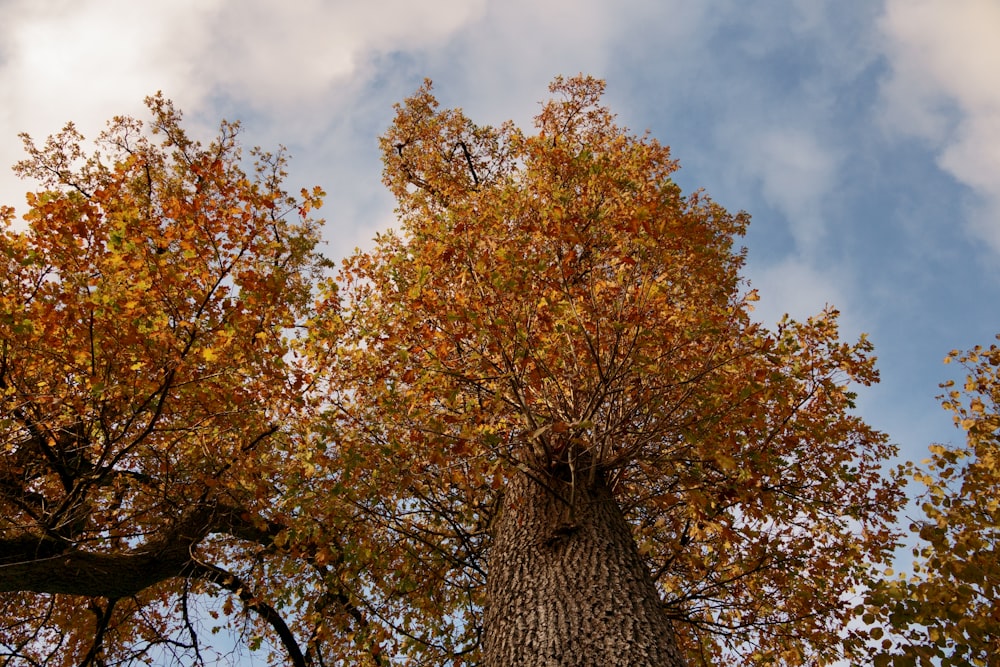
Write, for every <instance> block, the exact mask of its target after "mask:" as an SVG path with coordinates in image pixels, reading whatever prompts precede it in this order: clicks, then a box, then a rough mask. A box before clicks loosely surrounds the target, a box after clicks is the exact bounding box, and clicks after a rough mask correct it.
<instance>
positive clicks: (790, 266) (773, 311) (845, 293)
mask: <svg viewBox="0 0 1000 667" xmlns="http://www.w3.org/2000/svg"><path fill="white" fill-rule="evenodd" d="M748 274H749V276H750V282H751V285H752V286H753V287H754V288H755V289H757V290H759V292H760V301H758V302H757V303H756V304H755V309H754V319H755V320H757V321H758V322H761V323H763V324H765V325H768V326H770V325H773V324H774V323H775V322H777V321H778V320H780V319H781V317H782V316H783V315H785V314H787V315H789V316H790V317H791V318H792V319H794V320H798V321H800V322H804V321H805V320H806V319H808V318H809V317H811V316H813V315H816V314H817V313H819V312H821V311H822V310H823V309H824V308H825V307H827V306H833V307H836V308H837V309H838V310H840V311H841V313H844V315H842V316H841V319H840V325H841V331H842V333H843V336H844V338H846V339H850V338H851V337H852V336H854V337H856V336H857V335H858V334H859V333H860V331H861V327H860V326H859V323H858V322H857V321H856V319H855V318H854V317H852V316H850V315H849V313H851V312H856V311H857V308H856V304H853V303H852V301H853V300H852V299H851V298H849V295H850V294H851V293H852V292H853V291H854V286H853V285H852V284H851V279H850V278H849V277H848V275H845V273H844V272H840V271H832V270H825V269H822V268H819V267H816V266H814V265H811V264H809V263H808V262H806V261H804V260H803V259H801V258H797V257H789V258H786V259H784V260H782V261H780V262H777V263H773V264H769V265H767V266H763V267H759V266H753V265H751V266H750V267H749V271H748Z"/></svg>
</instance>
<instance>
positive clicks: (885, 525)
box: [318, 78, 899, 665]
mask: <svg viewBox="0 0 1000 667" xmlns="http://www.w3.org/2000/svg"><path fill="white" fill-rule="evenodd" d="M552 92H553V93H554V94H555V95H556V99H554V100H552V101H550V102H548V103H546V104H545V105H544V107H543V109H542V112H541V114H540V115H539V116H538V118H537V119H536V125H537V132H536V133H535V134H531V135H528V134H524V133H523V132H521V131H520V130H518V129H516V128H514V127H513V126H510V125H504V126H501V127H499V128H491V127H481V126H477V125H475V124H473V123H472V121H470V120H469V119H468V118H467V117H465V116H464V115H463V114H462V113H461V111H459V110H439V109H438V106H437V102H436V100H435V99H434V97H433V96H432V95H431V92H430V89H429V87H424V88H422V89H421V90H420V91H419V92H418V93H417V94H416V95H415V96H414V97H412V98H410V99H408V100H407V101H406V102H405V103H404V104H402V105H400V106H399V107H398V109H397V116H396V119H395V121H394V123H393V125H392V127H391V128H390V129H389V131H388V132H387V133H386V134H385V135H384V136H383V137H382V139H381V145H382V150H383V155H384V159H385V172H384V173H385V182H386V184H387V185H388V187H389V188H390V189H391V190H392V192H393V193H394V194H395V195H396V197H397V200H398V202H399V215H400V223H401V231H400V232H399V233H388V234H385V235H382V236H381V237H379V238H378V239H377V241H376V245H375V247H374V249H373V250H371V251H370V252H361V253H358V254H356V255H354V256H353V257H351V258H350V259H348V260H347V262H346V263H345V267H344V271H343V278H342V280H341V283H340V287H341V289H340V291H339V292H338V293H337V295H336V296H337V298H336V302H335V306H336V308H339V309H340V311H339V314H338V315H337V317H331V318H329V321H330V322H335V323H336V325H335V326H334V325H333V324H331V325H329V326H330V328H329V334H328V336H327V338H328V341H329V342H328V346H329V348H330V349H332V348H333V347H336V349H337V350H338V361H339V367H338V369H337V375H336V377H337V380H336V382H334V383H333V386H332V390H333V391H332V393H331V400H333V401H334V402H335V403H336V409H335V410H332V411H331V412H330V413H328V417H327V423H328V427H329V428H330V429H331V430H332V431H333V432H335V433H336V434H337V441H338V442H339V447H340V453H339V456H340V457H341V459H342V461H343V462H342V463H341V464H340V465H342V466H343V467H344V468H345V469H352V470H354V471H355V472H354V474H353V477H352V482H351V485H352V487H353V488H354V489H355V491H356V492H358V493H363V492H364V491H363V490H364V489H366V488H369V486H370V488H369V490H368V491H367V493H369V498H370V500H368V501H367V502H368V503H371V504H370V505H369V506H367V507H366V511H368V512H369V513H370V514H371V515H373V516H378V517H379V519H380V521H381V522H382V524H383V526H384V530H385V537H384V539H385V542H386V544H392V545H393V547H392V548H391V549H390V548H387V549H384V550H383V551H382V552H381V553H380V554H379V558H381V560H380V561H379V565H378V567H377V569H378V570H379V571H380V572H382V573H383V574H382V578H381V579H380V580H379V581H377V582H372V584H371V588H372V592H373V593H374V594H375V597H376V598H377V599H378V600H380V604H382V605H384V607H383V610H382V611H381V612H380V614H379V615H380V616H382V617H390V618H399V619H401V628H399V631H401V632H402V633H403V634H404V635H406V636H414V637H419V638H420V639H419V641H417V642H414V643H413V647H414V650H416V651H418V652H419V653H420V654H424V653H428V654H435V653H437V654H438V655H439V657H438V658H435V660H439V661H443V660H445V659H446V656H447V654H448V653H452V652H454V651H455V650H456V649H460V650H465V651H473V650H474V648H475V646H476V645H477V642H478V641H479V632H480V625H481V613H482V608H483V606H484V605H486V604H489V603H490V601H488V600H487V599H486V598H485V597H484V590H485V585H486V581H487V580H488V578H489V563H490V561H491V559H492V560H494V561H495V560H497V555H495V554H494V555H490V544H491V533H490V527H491V525H492V524H493V522H494V521H495V519H496V513H497V512H498V511H499V508H501V507H502V505H503V494H504V489H505V488H506V486H507V484H508V483H509V482H508V480H510V479H511V478H512V476H517V475H520V474H526V475H528V476H531V477H532V478H534V479H537V480H545V479H550V480H554V479H559V480H561V482H562V483H564V484H565V487H566V488H568V491H566V492H565V493H564V495H563V498H564V500H565V501H566V504H567V506H568V510H567V517H566V521H567V525H568V526H569V527H572V524H573V515H572V513H573V502H574V501H573V494H574V489H577V488H580V489H582V488H584V487H585V486H586V485H588V484H589V485H593V484H595V483H596V482H595V480H604V481H606V483H607V485H608V487H609V488H610V489H611V491H612V493H613V496H614V498H615V500H616V501H617V503H618V504H619V506H620V507H621V508H622V510H623V511H624V512H625V514H626V517H627V519H628V521H629V523H630V524H631V526H632V529H633V535H634V538H635V541H636V543H637V548H638V550H639V552H640V554H641V555H642V558H643V560H644V563H645V565H646V567H647V568H648V570H649V572H650V573H651V575H652V577H653V578H654V581H655V584H656V588H657V590H658V591H659V594H660V596H661V598H662V606H663V610H664V613H666V614H667V615H669V617H670V618H672V619H674V627H675V629H676V631H677V633H678V636H679V641H680V644H681V646H682V647H683V650H684V652H685V653H686V654H687V655H688V659H689V660H690V662H691V663H692V664H715V663H718V662H720V661H721V662H728V661H732V663H733V664H748V663H756V662H759V663H771V664H790V665H791V664H804V663H806V662H822V661H826V660H833V659H836V658H837V657H839V656H840V655H841V650H842V646H841V642H840V639H839V637H838V633H839V632H841V631H842V630H843V629H844V627H845V624H846V623H847V621H848V620H849V619H850V617H851V609H852V605H850V604H849V603H848V601H847V598H848V597H849V596H850V595H851V593H852V591H854V590H856V589H857V588H858V587H860V586H861V585H862V584H863V583H864V582H865V581H866V580H867V576H868V567H869V566H870V565H871V564H878V563H885V562H886V561H887V559H888V557H889V554H890V550H891V548H892V546H893V544H894V536H893V530H892V526H891V523H892V518H893V510H894V508H895V507H896V506H897V504H898V502H899V494H898V490H897V489H896V487H895V485H894V484H893V483H892V482H891V481H888V480H886V479H883V478H882V477H881V475H880V472H879V466H880V463H881V461H883V460H884V459H885V458H886V457H887V456H889V455H890V454H892V452H893V451H894V449H893V447H892V446H890V445H889V444H887V440H886V437H885V436H884V435H883V434H881V433H878V432H876V431H874V430H873V429H871V428H870V427H869V426H867V425H866V424H865V423H864V422H862V421H861V420H860V419H859V418H857V417H856V416H853V415H852V414H851V408H852V407H853V403H852V401H853V394H852V393H851V385H852V384H862V385H864V384H868V383H871V382H874V381H875V380H876V378H877V375H876V371H875V369H874V365H873V358H872V357H870V356H869V352H870V351H871V346H870V344H869V343H868V341H867V340H865V339H861V340H860V341H859V342H857V343H854V344H850V343H845V342H842V341H840V340H839V339H838V335H837V327H836V315H837V314H836V312H835V311H833V310H829V311H826V312H824V313H821V314H819V315H817V316H816V317H815V318H812V319H810V320H809V321H807V322H804V323H798V322H792V321H787V320H786V321H783V322H781V323H779V324H778V326H777V328H776V329H774V330H773V331H772V330H768V329H766V328H765V327H763V326H761V325H759V324H758V323H755V322H754V321H753V320H752V319H751V309H752V305H751V304H752V302H753V301H754V300H755V298H756V295H755V293H754V292H753V291H752V290H749V289H748V288H747V287H746V285H745V283H744V282H743V281H742V280H741V278H740V274H739V271H740V268H741V266H742V264H743V253H742V251H741V250H740V249H739V247H737V246H736V245H734V241H735V239H737V238H738V237H739V236H740V235H741V234H742V233H743V231H744V229H745V227H746V224H747V222H748V219H747V217H746V216H745V215H744V214H737V215H732V214H729V213H727V212H726V211H725V210H723V208H722V207H720V206H719V205H718V204H716V203H714V202H712V201H711V200H710V199H709V198H708V197H707V196H705V195H704V194H703V193H700V192H699V193H694V194H691V195H687V196H685V195H683V194H682V193H681V192H680V190H679V188H678V187H677V186H676V185H675V184H674V183H673V181H672V180H671V174H672V173H673V172H674V170H675V169H676V168H677V166H676V164H675V163H674V162H673V161H672V160H671V158H670V156H669V153H668V151H667V149H666V148H665V147H663V146H661V145H660V144H659V143H657V142H656V141H655V140H653V139H651V138H648V137H637V136H634V135H630V134H629V133H628V132H627V131H626V130H624V129H623V128H620V127H618V126H617V125H615V123H614V119H613V116H612V115H611V114H610V113H609V112H608V110H607V109H606V108H604V107H603V106H602V105H601V102H600V97H601V94H602V92H603V84H602V83H601V82H599V81H596V80H594V79H589V78H577V79H570V80H562V79H559V80H557V81H556V82H555V83H554V84H553V87H552ZM331 308H333V306H331ZM318 337H319V338H320V339H322V338H323V335H322V334H319V336H318ZM581 495H582V493H581ZM548 537H551V536H546V535H542V536H539V539H545V538H548ZM558 594H559V592H558V591H553V595H558ZM497 595H502V592H494V594H493V597H494V598H495V597H496V596H497ZM472 655H475V654H474V653H472Z"/></svg>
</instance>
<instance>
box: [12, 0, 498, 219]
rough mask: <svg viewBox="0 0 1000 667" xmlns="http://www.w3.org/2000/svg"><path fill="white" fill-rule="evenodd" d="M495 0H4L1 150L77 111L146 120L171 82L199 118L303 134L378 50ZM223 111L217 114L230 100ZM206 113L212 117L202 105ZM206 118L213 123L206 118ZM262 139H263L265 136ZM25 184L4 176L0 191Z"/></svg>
mask: <svg viewBox="0 0 1000 667" xmlns="http://www.w3.org/2000/svg"><path fill="white" fill-rule="evenodd" d="M484 6H485V0H478V1H467V0H425V1H424V2H421V3H413V2H409V1H408V0H383V1H381V2H378V3H367V4H366V3H357V2H350V1H348V0H341V1H337V2H330V1H325V0H298V1H297V2H294V3H272V2H265V1H264V0H247V1H240V0H171V2H142V3H139V2H132V1H131V0H76V1H73V0H8V1H6V2H3V3H0V131H2V134H0V155H3V156H4V158H5V162H8V164H9V163H12V162H14V161H16V160H17V159H19V157H20V155H21V150H20V142H19V141H18V139H17V137H16V134H17V133H18V132H21V131H26V132H29V133H30V134H31V135H32V136H33V137H34V138H35V139H36V140H41V139H44V137H45V136H47V135H49V134H52V133H54V132H56V131H58V130H59V129H60V128H61V127H62V126H63V125H64V124H65V123H66V122H67V121H69V120H72V121H74V123H76V124H77V126H78V128H79V129H80V130H81V131H82V132H83V133H84V134H85V136H87V137H88V138H93V137H94V136H95V135H96V133H97V132H98V131H99V130H100V129H102V128H103V125H104V122H105V121H106V120H107V119H109V118H111V117H112V116H115V115H119V114H130V115H137V116H139V117H143V116H144V115H145V114H144V112H143V109H142V100H143V98H144V97H145V96H146V95H149V94H151V93H154V92H156V91H157V90H162V91H163V92H164V93H165V94H166V95H167V96H168V97H170V98H172V99H173V100H174V101H175V102H177V104H178V105H179V107H180V108H181V109H183V110H185V111H186V112H187V113H188V115H189V118H192V119H198V118H199V117H204V116H203V115H207V116H209V117H210V119H211V123H213V124H214V123H215V122H216V121H217V120H218V115H221V114H226V113H229V112H230V111H232V110H234V109H235V110H238V113H237V114H235V115H237V116H239V117H244V118H245V117H246V116H247V115H248V112H255V113H258V114H261V115H262V116H263V117H266V121H265V124H267V125H269V126H270V127H267V128H266V129H265V131H264V134H267V135H271V134H274V135H277V134H279V133H278V132H277V129H276V128H278V127H279V126H280V129H281V131H280V141H284V142H288V143H294V142H296V141H304V140H305V139H306V138H308V137H309V136H313V135H315V134H316V133H317V130H318V129H320V128H322V127H323V126H324V125H325V124H327V123H329V120H328V119H327V118H326V116H328V115H329V114H330V113H331V110H330V109H331V107H334V108H336V109H337V110H342V109H343V108H344V107H348V108H349V107H350V96H351V94H353V93H357V92H358V90H359V89H360V84H359V83H358V82H359V80H363V79H364V78H365V77H366V76H367V75H368V74H370V68H369V67H368V63H369V62H370V61H371V60H372V59H373V58H374V57H375V56H376V55H377V54H380V53H391V52H394V51H396V50H420V49H424V48H430V47H432V46H436V45H439V44H440V43H442V42H444V41H447V39H448V38H449V37H450V36H451V35H452V34H453V33H454V31H456V30H457V29H459V27H460V26H461V25H463V24H464V23H466V22H468V21H470V20H473V19H474V18H475V17H476V16H478V15H479V14H481V13H482V11H483V8H484ZM220 110H221V111H220ZM200 114H203V115H200ZM205 129H207V128H205ZM269 138H270V137H269V136H268V137H266V138H265V139H264V140H263V141H261V143H267V140H268V139H269ZM24 189H25V184H22V183H19V182H18V181H16V180H15V179H14V178H13V177H12V176H9V172H7V173H5V174H3V175H2V176H0V201H2V202H3V203H10V204H13V205H22V204H23V197H22V193H23V191H24Z"/></svg>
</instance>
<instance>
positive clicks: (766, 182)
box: [746, 128, 839, 254]
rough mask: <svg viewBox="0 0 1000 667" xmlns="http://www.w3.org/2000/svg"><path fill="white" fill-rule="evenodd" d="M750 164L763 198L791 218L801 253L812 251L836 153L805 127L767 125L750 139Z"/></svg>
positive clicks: (819, 233)
mask: <svg viewBox="0 0 1000 667" xmlns="http://www.w3.org/2000/svg"><path fill="white" fill-rule="evenodd" d="M749 142H750V143H751V144H752V145H751V146H750V147H749V148H748V150H747V151H746V153H747V154H748V155H752V156H754V161H753V163H752V164H751V165H750V166H749V167H748V170H750V171H751V173H753V174H754V175H755V176H756V177H757V178H758V179H759V180H760V184H761V190H762V194H763V196H764V199H765V200H766V201H767V202H768V203H769V204H770V205H771V206H773V207H775V208H776V209H777V210H778V211H779V212H781V213H782V215H784V216H785V218H786V219H787V220H788V221H789V231H790V232H791V234H792V236H793V238H794V239H795V241H796V245H797V248H798V249H799V250H800V251H801V252H805V253H808V254H811V253H812V252H813V251H815V249H816V248H817V245H818V244H819V243H820V241H822V239H823V236H824V233H825V224H824V220H823V216H822V213H821V206H822V202H823V200H824V198H825V197H826V195H827V194H828V193H829V192H830V191H831V190H832V189H833V187H834V185H835V184H836V169H837V165H838V162H839V156H838V155H837V152H836V150H835V149H834V148H832V147H830V146H826V145H824V143H823V141H822V140H821V139H820V138H819V137H818V136H817V135H816V134H815V133H814V132H811V131H809V130H807V129H795V128H785V129H778V128H771V129H769V130H765V131H762V132H760V133H759V134H756V135H754V136H752V137H750V138H749Z"/></svg>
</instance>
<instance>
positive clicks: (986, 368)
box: [865, 345, 1000, 666]
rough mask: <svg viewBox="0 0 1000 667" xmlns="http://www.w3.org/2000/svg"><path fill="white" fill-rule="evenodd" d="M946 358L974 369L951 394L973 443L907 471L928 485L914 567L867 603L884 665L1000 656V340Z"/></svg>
mask: <svg viewBox="0 0 1000 667" xmlns="http://www.w3.org/2000/svg"><path fill="white" fill-rule="evenodd" d="M945 361H946V362H947V363H950V362H958V363H961V364H962V366H963V367H964V368H965V369H966V370H967V372H968V375H967V376H966V377H965V379H964V382H963V383H962V385H960V386H958V387H956V385H955V383H954V382H953V381H949V382H947V383H945V384H943V385H942V388H943V389H945V391H946V393H945V394H944V395H943V396H941V401H942V405H943V407H944V409H945V410H947V411H948V412H950V413H951V414H952V417H953V419H954V423H955V426H956V428H958V429H959V430H960V431H961V432H962V433H963V435H964V437H965V443H964V444H962V445H960V446H957V447H947V446H944V445H941V444H935V445H931V447H930V457H929V458H928V459H926V460H924V461H923V462H922V463H921V464H920V465H915V464H913V463H908V464H906V465H905V466H903V467H902V468H901V469H900V471H899V474H900V476H906V477H912V478H913V479H914V481H916V482H917V483H918V484H920V485H921V486H922V487H923V488H924V491H923V494H922V496H921V497H920V500H921V509H922V510H923V515H924V516H923V517H922V518H921V519H919V520H915V521H914V522H913V523H912V524H911V526H910V528H911V530H912V531H914V532H915V533H917V535H918V536H919V542H918V543H917V546H916V548H914V550H913V557H914V562H913V567H912V570H913V571H912V573H910V574H909V575H905V574H904V575H901V576H900V577H899V578H898V579H895V580H893V579H889V580H887V581H883V582H880V583H879V584H878V585H876V586H875V588H874V590H873V593H872V595H871V599H870V606H869V608H868V609H866V610H865V620H866V621H868V623H869V624H873V625H874V628H873V629H872V630H871V633H870V634H871V635H872V637H873V639H874V641H875V643H876V645H877V646H879V647H880V648H881V650H882V653H881V654H879V655H877V656H876V657H875V664H877V665H890V664H891V665H932V664H938V665H946V666H947V665H991V664H994V662H995V661H996V659H997V656H998V655H1000V558H998V555H1000V554H998V549H1000V543H998V540H1000V347H997V346H996V345H991V346H990V347H989V348H985V347H981V346H977V347H975V348H973V349H972V350H970V351H968V352H966V353H960V352H959V351H957V350H955V351H952V352H951V353H950V354H949V355H948V357H947V358H946V359H945ZM883 628H884V629H883Z"/></svg>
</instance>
